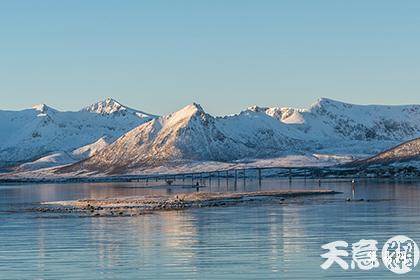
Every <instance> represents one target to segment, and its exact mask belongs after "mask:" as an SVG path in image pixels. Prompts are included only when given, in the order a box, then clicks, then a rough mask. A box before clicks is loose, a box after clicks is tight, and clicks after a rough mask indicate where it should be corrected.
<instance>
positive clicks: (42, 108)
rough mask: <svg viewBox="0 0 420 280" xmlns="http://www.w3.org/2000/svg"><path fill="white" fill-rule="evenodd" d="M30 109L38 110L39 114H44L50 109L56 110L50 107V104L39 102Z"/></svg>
mask: <svg viewBox="0 0 420 280" xmlns="http://www.w3.org/2000/svg"><path fill="white" fill-rule="evenodd" d="M32 109H34V110H36V111H38V112H40V113H41V114H45V113H47V112H51V111H56V110H55V109H53V108H51V107H50V106H48V105H46V104H44V103H41V104H36V105H34V106H32Z"/></svg>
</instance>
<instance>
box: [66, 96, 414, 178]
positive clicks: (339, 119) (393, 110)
mask: <svg viewBox="0 0 420 280" xmlns="http://www.w3.org/2000/svg"><path fill="white" fill-rule="evenodd" d="M419 136H420V106H419V105H408V106H380V105H370V106H362V105H352V104H347V103H342V102H338V101H333V100H330V99H320V100H319V101H317V102H316V103H315V104H314V105H312V106H311V107H310V108H309V109H291V108H261V107H257V106H254V107H251V108H248V109H247V110H245V111H243V112H241V113H240V114H237V115H230V116H226V117H212V116H210V115H209V114H207V113H205V112H204V110H203V109H202V108H201V106H199V105H198V104H195V103H194V104H191V105H188V106H187V107H185V108H183V109H181V110H180V111H178V112H175V113H173V114H171V115H168V116H165V117H161V118H157V119H154V120H151V121H149V122H147V123H145V124H142V125H140V126H138V127H136V128H134V129H133V130H131V131H130V132H128V133H126V134H125V135H123V136H122V137H120V138H119V139H118V140H116V141H115V142H114V143H113V144H111V145H109V146H107V147H105V148H104V149H102V150H100V151H99V152H98V153H96V154H95V155H94V156H92V157H91V158H89V159H87V160H85V161H83V162H80V163H78V164H76V165H73V166H70V167H66V168H65V169H64V170H63V171H76V170H80V169H84V170H89V171H100V172H114V173H123V172H126V171H127V170H130V169H138V168H148V167H153V166H159V165H162V164H166V165H168V164H169V165H171V164H179V163H185V161H223V162H227V161H235V160H243V159H244V158H245V159H246V158H250V159H252V158H270V157H279V156H282V155H290V154H310V153H319V152H321V153H328V154H346V155H364V154H370V155H372V154H375V153H376V152H378V151H381V150H383V149H385V148H389V147H392V146H393V145H395V144H397V143H400V142H402V141H404V140H406V139H411V138H414V137H419Z"/></svg>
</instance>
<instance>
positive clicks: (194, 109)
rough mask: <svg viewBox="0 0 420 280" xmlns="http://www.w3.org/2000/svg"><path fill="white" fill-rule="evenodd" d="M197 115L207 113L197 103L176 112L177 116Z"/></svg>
mask: <svg viewBox="0 0 420 280" xmlns="http://www.w3.org/2000/svg"><path fill="white" fill-rule="evenodd" d="M197 113H205V112H204V110H203V107H201V105H200V104H198V103H195V102H193V103H191V104H188V105H187V106H185V107H184V108H182V109H181V110H179V111H178V112H176V114H177V115H184V116H190V115H195V114H197Z"/></svg>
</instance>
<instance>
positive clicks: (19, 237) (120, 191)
mask: <svg viewBox="0 0 420 280" xmlns="http://www.w3.org/2000/svg"><path fill="white" fill-rule="evenodd" d="M203 183H204V182H203ZM205 184H206V185H207V187H206V188H204V189H202V190H201V191H204V190H206V191H210V190H211V191H224V190H227V189H230V190H232V189H233V188H236V189H237V190H238V191H242V190H244V189H245V190H257V189H259V188H260V186H259V185H258V181H257V180H247V181H246V182H245V184H244V182H243V181H242V180H238V181H237V184H236V186H235V184H234V181H232V180H231V179H229V181H228V182H227V184H226V179H221V180H217V179H212V182H211V186H210V182H209V181H207V182H205ZM321 185H322V187H323V188H330V189H334V190H338V191H341V192H343V193H342V194H339V195H336V196H323V197H311V198H305V199H302V200H298V201H296V202H294V203H287V202H286V203H284V204H282V205H280V204H279V205H276V204H266V205H248V206H245V205H242V206H235V207H226V208H202V209H189V210H185V211H165V212H159V213H155V214H150V215H143V216H138V217H96V218H80V217H74V216H65V215H61V214H46V213H37V212H33V211H31V210H30V209H31V208H32V207H34V206H35V205H38V203H39V202H41V201H53V200H70V199H79V198H87V197H89V198H105V197H113V196H132V195H145V194H167V193H168V192H170V193H172V194H175V193H179V192H194V191H195V188H181V187H176V186H173V187H171V189H170V190H168V189H167V188H158V189H146V188H142V186H143V185H142V183H112V184H111V183H110V184H62V185H54V184H50V185H19V186H0V279H142V278H144V279H153V278H156V279H168V278H170V279H256V278H257V279H265V278H268V279H293V278H294V279H307V278H312V279H317V278H342V279H348V278H350V277H358V278H362V279H363V278H364V279H395V274H393V273H391V272H389V271H387V270H385V269H384V267H383V265H381V267H380V268H379V269H375V270H372V271H365V272H362V271H358V270H350V271H342V270H340V269H337V268H332V269H331V270H328V271H322V270H321V268H320V267H319V266H320V264H321V263H322V259H321V258H320V256H319V255H320V254H322V253H323V251H322V250H321V248H320V247H321V245H323V244H325V243H328V242H331V241H335V240H340V239H342V240H345V241H347V242H348V243H350V244H351V243H353V242H357V241H359V240H360V239H362V238H364V239H377V240H378V242H379V247H380V248H381V247H382V245H383V244H384V242H385V241H386V240H387V239H388V238H390V237H392V236H394V235H397V234H405V235H408V236H410V237H412V238H413V239H414V240H416V241H418V243H420V232H419V228H420V218H419V216H418V213H419V210H420V203H419V201H420V183H418V182H395V181H361V182H357V184H356V193H355V195H356V198H358V199H361V198H363V199H365V200H370V201H361V202H346V201H345V198H346V197H349V196H350V195H351V183H350V182H349V181H341V182H340V181H323V182H322V184H321ZM279 188H283V189H289V188H290V189H298V188H299V189H302V188H306V189H316V188H318V181H312V180H307V181H305V180H299V181H293V182H292V183H291V184H289V181H288V180H277V179H270V180H264V182H263V185H262V186H261V189H279ZM419 269H420V267H419V268H418V269H416V270H415V271H413V272H411V273H410V274H408V275H405V276H404V279H410V278H412V279H414V278H416V279H418V277H419V275H420V273H419Z"/></svg>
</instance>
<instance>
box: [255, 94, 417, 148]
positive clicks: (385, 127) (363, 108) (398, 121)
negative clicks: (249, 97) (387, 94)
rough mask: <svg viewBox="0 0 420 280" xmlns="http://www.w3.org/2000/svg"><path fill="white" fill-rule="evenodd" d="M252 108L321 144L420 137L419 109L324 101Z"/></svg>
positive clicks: (324, 99)
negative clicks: (304, 106)
mask: <svg viewBox="0 0 420 280" xmlns="http://www.w3.org/2000/svg"><path fill="white" fill-rule="evenodd" d="M252 108H254V110H258V111H260V112H265V113H266V114H267V115H269V116H272V117H273V118H276V119H278V120H279V121H280V122H282V123H284V124H287V125H290V126H292V127H294V128H295V129H297V130H299V131H300V132H301V133H302V136H301V137H305V138H306V139H312V140H317V141H320V142H322V141H325V140H327V143H330V141H329V140H334V141H335V140H356V141H374V140H385V141H386V140H390V141H394V140H396V141H400V140H401V139H406V140H408V139H412V138H414V137H419V136H420V105H404V106H385V105H354V104H349V103H343V102H339V101H334V100H331V99H327V98H321V99H319V100H318V101H317V102H316V103H315V104H313V105H312V106H311V107H310V108H309V109H293V108H276V107H273V108H259V107H252ZM252 108H251V109H252Z"/></svg>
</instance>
